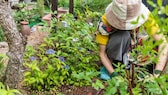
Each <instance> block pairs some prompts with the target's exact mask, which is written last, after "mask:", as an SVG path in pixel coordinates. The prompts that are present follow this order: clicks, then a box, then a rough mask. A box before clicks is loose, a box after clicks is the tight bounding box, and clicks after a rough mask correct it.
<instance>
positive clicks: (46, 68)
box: [24, 14, 99, 90]
mask: <svg viewBox="0 0 168 95" xmlns="http://www.w3.org/2000/svg"><path fill="white" fill-rule="evenodd" d="M82 16H83V15H81V18H80V19H77V20H76V19H74V17H73V16H72V15H71V14H67V15H65V17H62V18H61V19H60V20H59V21H57V22H55V23H56V24H54V22H53V21H56V20H53V21H52V22H53V23H52V24H51V26H53V27H55V26H56V27H57V31H56V32H55V31H53V28H52V29H51V30H52V31H51V35H50V36H49V37H48V38H45V39H44V43H42V44H41V45H40V46H39V47H38V49H36V50H35V49H33V47H27V49H26V54H25V58H24V59H25V66H26V68H28V70H27V71H26V72H25V74H24V75H25V79H24V82H25V84H27V85H29V86H30V87H32V88H33V89H38V90H42V89H51V88H52V87H54V86H57V87H58V86H61V85H74V86H86V85H92V79H93V78H94V77H96V76H97V75H98V74H99V73H98V72H97V64H96V62H97V61H98V60H99V57H98V47H97V44H96V43H95V38H94V33H95V31H96V27H93V26H92V25H90V24H89V23H87V22H86V21H85V19H84V18H82Z"/></svg>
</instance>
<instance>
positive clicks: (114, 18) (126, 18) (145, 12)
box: [105, 0, 150, 30]
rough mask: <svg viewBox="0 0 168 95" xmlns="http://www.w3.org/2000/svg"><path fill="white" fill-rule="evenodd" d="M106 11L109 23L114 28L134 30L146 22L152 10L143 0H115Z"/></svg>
mask: <svg viewBox="0 0 168 95" xmlns="http://www.w3.org/2000/svg"><path fill="white" fill-rule="evenodd" d="M105 13H106V18H107V21H108V23H109V24H110V25H111V26H113V27H114V28H117V29H120V30H132V29H135V28H138V27H140V26H141V25H142V24H144V22H145V21H146V20H147V19H148V16H149V14H150V11H149V9H148V8H147V7H146V6H145V5H144V4H143V3H142V1H141V0H113V1H112V2H111V3H110V4H109V5H108V6H107V8H106V10H105Z"/></svg>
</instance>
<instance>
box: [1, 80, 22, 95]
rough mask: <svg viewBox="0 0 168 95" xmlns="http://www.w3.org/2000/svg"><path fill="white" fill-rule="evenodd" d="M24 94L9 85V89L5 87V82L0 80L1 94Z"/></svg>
mask: <svg viewBox="0 0 168 95" xmlns="http://www.w3.org/2000/svg"><path fill="white" fill-rule="evenodd" d="M16 94H17V95H22V94H21V93H20V92H19V91H18V90H17V89H10V88H9V87H8V86H7V89H5V86H4V85H3V83H1V82H0V95H16Z"/></svg>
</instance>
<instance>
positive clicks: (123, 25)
mask: <svg viewBox="0 0 168 95" xmlns="http://www.w3.org/2000/svg"><path fill="white" fill-rule="evenodd" d="M133 22H136V23H134V24H132V23H133ZM140 26H144V27H145V29H146V31H147V33H148V34H149V35H151V36H152V37H153V38H154V40H155V41H159V40H163V41H162V43H161V44H160V45H159V46H158V47H159V55H158V57H159V60H158V63H157V64H156V67H155V73H156V74H158V73H160V72H161V71H162V70H163V69H164V66H165V64H166V59H167V56H168V54H167V52H168V44H167V42H166V39H165V37H164V36H163V34H161V33H160V31H159V27H158V25H157V24H156V22H155V20H154V18H153V17H152V15H151V13H150V11H149V10H148V8H147V7H146V6H145V5H144V4H143V3H142V2H141V0H113V1H112V2H111V3H110V4H109V5H108V6H107V8H106V10H105V14H104V15H103V16H102V17H101V20H100V21H99V23H98V33H97V34H96V40H97V42H98V43H99V56H100V59H101V61H102V64H103V65H104V67H105V68H106V69H107V71H108V73H109V75H110V77H113V76H116V75H117V73H116V72H115V71H114V68H113V66H112V64H111V63H112V61H113V62H114V61H115V60H117V61H120V62H122V63H124V61H125V60H124V59H125V58H127V57H126V55H127V53H128V52H129V48H130V45H133V44H135V43H132V39H133V37H132V36H131V34H136V32H137V30H138V28H139V27H140ZM109 38H110V40H109ZM108 41H109V44H108ZM134 42H136V41H135V40H134ZM107 44H108V45H107ZM126 65H127V64H126ZM102 78H104V79H105V80H107V79H109V78H107V77H102Z"/></svg>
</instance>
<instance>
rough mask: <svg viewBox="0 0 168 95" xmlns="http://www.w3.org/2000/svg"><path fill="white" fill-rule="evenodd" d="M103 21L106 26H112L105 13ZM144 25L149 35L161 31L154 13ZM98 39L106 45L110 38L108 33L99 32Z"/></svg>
mask: <svg viewBox="0 0 168 95" xmlns="http://www.w3.org/2000/svg"><path fill="white" fill-rule="evenodd" d="M102 22H103V23H104V24H105V25H106V26H110V24H109V23H108V22H107V19H106V14H104V15H103V16H102ZM143 26H144V28H145V29H146V31H147V33H148V34H149V35H153V34H155V33H156V32H158V31H159V26H158V24H157V23H156V21H155V19H154V18H153V16H152V14H150V15H149V17H148V19H147V21H146V22H145V23H144V24H143ZM96 40H97V42H98V43H99V44H102V45H106V44H107V42H108V40H109V38H108V36H107V35H101V34H99V33H98V34H97V35H96Z"/></svg>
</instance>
